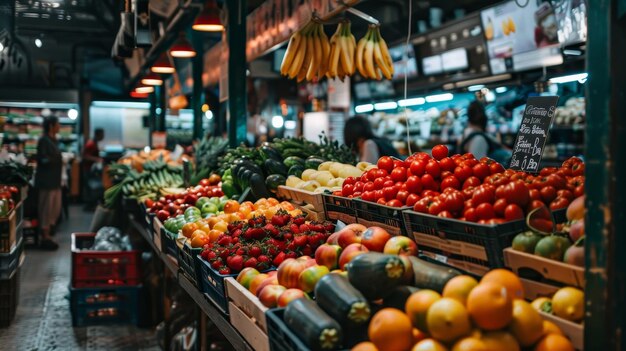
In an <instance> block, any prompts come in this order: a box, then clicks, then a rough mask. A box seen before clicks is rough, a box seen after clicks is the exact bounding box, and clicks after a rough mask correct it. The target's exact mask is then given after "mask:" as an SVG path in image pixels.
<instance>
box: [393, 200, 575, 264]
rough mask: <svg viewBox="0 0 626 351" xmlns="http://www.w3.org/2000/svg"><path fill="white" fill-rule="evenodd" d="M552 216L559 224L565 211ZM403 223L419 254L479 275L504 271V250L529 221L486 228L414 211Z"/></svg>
mask: <svg viewBox="0 0 626 351" xmlns="http://www.w3.org/2000/svg"><path fill="white" fill-rule="evenodd" d="M553 215H554V217H555V220H556V222H557V223H558V222H560V221H562V220H563V219H564V216H565V211H557V212H555V213H554V214H553ZM404 219H405V227H406V233H408V236H410V237H412V238H413V240H415V242H416V243H417V246H418V248H419V250H420V252H422V253H423V254H424V255H426V256H428V257H430V258H432V259H435V260H437V261H440V262H443V263H446V264H448V265H451V266H454V267H458V268H461V269H464V270H467V271H469V272H471V273H474V274H477V275H483V274H484V273H486V272H487V271H488V270H489V269H493V268H502V267H504V254H503V251H504V249H505V248H507V247H509V246H511V242H512V241H513V238H514V237H515V236H516V235H517V234H519V233H521V232H523V231H525V230H527V226H526V220H518V221H512V222H507V223H503V224H498V225H486V224H478V223H473V222H467V221H460V220H457V219H451V218H442V217H437V216H433V215H429V214H424V213H419V212H415V211H411V210H407V211H404Z"/></svg>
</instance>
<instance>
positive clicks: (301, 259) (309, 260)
mask: <svg viewBox="0 0 626 351" xmlns="http://www.w3.org/2000/svg"><path fill="white" fill-rule="evenodd" d="M296 261H298V262H302V263H304V264H305V265H306V268H309V267H312V266H315V265H317V262H315V259H314V258H313V257H310V256H300V257H298V258H296Z"/></svg>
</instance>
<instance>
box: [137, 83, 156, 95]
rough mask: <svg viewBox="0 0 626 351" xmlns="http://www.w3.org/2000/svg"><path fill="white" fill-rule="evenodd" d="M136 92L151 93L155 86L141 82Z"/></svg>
mask: <svg viewBox="0 0 626 351" xmlns="http://www.w3.org/2000/svg"><path fill="white" fill-rule="evenodd" d="M135 92H136V93H139V94H149V93H153V92H154V87H153V86H149V85H144V84H139V85H138V86H137V87H136V88H135Z"/></svg>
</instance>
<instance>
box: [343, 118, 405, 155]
mask: <svg viewBox="0 0 626 351" xmlns="http://www.w3.org/2000/svg"><path fill="white" fill-rule="evenodd" d="M343 140H344V142H345V143H346V145H348V146H349V147H351V148H352V149H353V150H355V151H357V153H358V155H359V160H360V161H364V162H369V163H373V164H376V162H378V159H379V158H380V157H381V156H393V157H398V158H399V157H400V154H399V153H398V150H396V149H395V148H394V147H393V145H392V144H391V142H390V141H389V140H387V139H384V138H379V137H377V136H375V135H374V132H373V131H372V125H371V124H370V122H369V120H368V119H367V117H365V116H355V117H352V118H350V119H348V120H347V121H346V125H345V127H344V130H343Z"/></svg>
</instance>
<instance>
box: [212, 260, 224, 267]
mask: <svg viewBox="0 0 626 351" xmlns="http://www.w3.org/2000/svg"><path fill="white" fill-rule="evenodd" d="M223 265H224V263H223V262H222V260H221V259H217V260H215V261H213V263H211V267H213V268H215V269H220V268H222V266H223Z"/></svg>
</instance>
